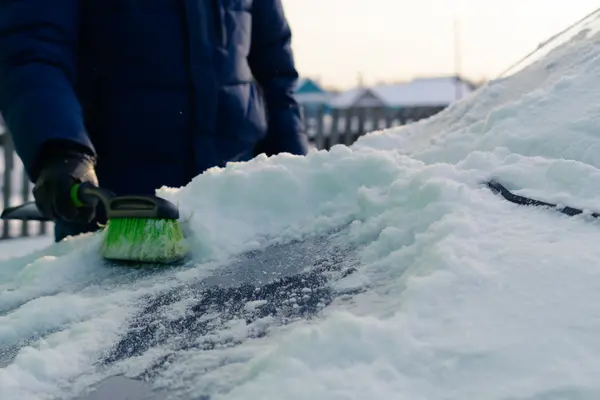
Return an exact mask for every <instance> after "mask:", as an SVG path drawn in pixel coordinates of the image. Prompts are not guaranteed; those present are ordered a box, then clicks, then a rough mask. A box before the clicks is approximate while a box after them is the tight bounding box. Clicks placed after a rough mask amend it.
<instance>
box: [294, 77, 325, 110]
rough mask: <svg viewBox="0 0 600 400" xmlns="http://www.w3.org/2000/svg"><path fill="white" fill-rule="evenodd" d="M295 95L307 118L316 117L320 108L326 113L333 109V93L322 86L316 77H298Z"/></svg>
mask: <svg viewBox="0 0 600 400" xmlns="http://www.w3.org/2000/svg"><path fill="white" fill-rule="evenodd" d="M294 97H295V98H296V100H297V101H298V103H300V105H301V106H302V109H303V111H304V116H305V117H307V118H314V117H316V116H317V113H318V110H319V109H323V111H324V113H325V114H329V112H330V110H331V106H330V104H329V103H330V101H331V98H332V97H333V94H332V93H330V92H329V91H327V90H325V89H324V88H323V87H321V85H320V84H319V83H318V82H317V81H315V80H314V79H310V78H300V79H298V82H297V84H296V88H295V89H294Z"/></svg>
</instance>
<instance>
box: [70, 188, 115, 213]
mask: <svg viewBox="0 0 600 400" xmlns="http://www.w3.org/2000/svg"><path fill="white" fill-rule="evenodd" d="M114 197H115V194H114V193H113V192H111V191H110V190H108V189H104V188H100V187H97V186H94V185H93V184H91V183H89V182H83V183H80V184H77V185H75V186H73V188H72V191H71V199H72V200H73V202H74V203H75V205H76V206H78V207H84V206H87V207H95V206H96V204H97V203H98V201H100V202H102V204H103V205H104V207H105V208H107V209H108V208H109V206H110V202H111V200H112V199H113V198H114Z"/></svg>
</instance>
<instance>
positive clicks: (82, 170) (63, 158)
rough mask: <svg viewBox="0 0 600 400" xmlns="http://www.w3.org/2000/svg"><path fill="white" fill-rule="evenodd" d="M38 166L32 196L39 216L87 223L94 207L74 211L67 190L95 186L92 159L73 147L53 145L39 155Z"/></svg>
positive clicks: (69, 193)
mask: <svg viewBox="0 0 600 400" xmlns="http://www.w3.org/2000/svg"><path fill="white" fill-rule="evenodd" d="M38 165H39V174H38V177H37V179H36V182H35V187H34V189H33V196H34V198H35V203H36V205H37V207H38V208H39V210H40V212H41V213H42V214H43V215H44V216H45V217H47V218H49V219H51V220H53V221H69V222H91V221H92V220H93V219H94V217H95V212H96V210H95V205H94V207H90V206H85V207H77V206H76V205H75V204H74V202H73V200H72V198H71V188H72V187H73V185H75V184H76V183H82V182H90V183H92V184H93V185H94V186H98V178H97V177H96V172H95V170H94V166H95V159H94V157H93V156H92V155H91V154H88V153H87V152H85V151H83V149H80V148H78V147H77V146H75V145H71V146H69V145H66V146H64V145H61V146H60V148H59V147H57V146H56V145H54V146H52V147H50V146H48V147H46V149H45V150H43V151H42V153H41V156H40V159H39V161H38Z"/></svg>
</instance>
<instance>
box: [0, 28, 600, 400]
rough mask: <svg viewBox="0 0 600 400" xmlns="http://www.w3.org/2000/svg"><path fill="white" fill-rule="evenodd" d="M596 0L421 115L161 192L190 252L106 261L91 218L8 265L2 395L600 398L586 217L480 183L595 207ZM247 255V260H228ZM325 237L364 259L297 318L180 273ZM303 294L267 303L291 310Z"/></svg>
mask: <svg viewBox="0 0 600 400" xmlns="http://www.w3.org/2000/svg"><path fill="white" fill-rule="evenodd" d="M596 18H597V16H595V18H594V20H593V21H592V23H591V25H589V26H590V27H591V28H594V29H590V30H586V31H585V32H584V33H583V34H580V35H576V36H573V37H572V39H571V40H566V41H564V44H561V45H560V46H557V47H555V48H554V49H553V50H552V51H550V52H548V54H547V55H545V56H544V57H542V58H540V59H539V60H538V61H536V62H534V63H532V64H530V65H528V66H527V67H526V68H524V69H523V70H521V71H519V72H517V73H516V74H515V75H512V76H509V77H506V78H503V79H501V80H498V81H495V82H492V83H491V84H489V85H487V86H485V87H483V88H481V89H480V90H478V91H477V92H476V93H474V94H473V95H472V96H470V97H469V98H466V99H464V100H462V101H460V102H457V103H455V104H453V105H452V106H451V107H449V108H447V109H446V110H445V111H443V112H442V113H440V114H438V115H436V116H435V117H433V118H431V119H429V120H426V121H422V122H419V123H416V124H412V125H409V126H405V127H402V128H393V129H389V130H385V131H380V132H374V133H372V134H370V135H368V136H366V137H363V138H361V139H360V140H359V141H358V142H357V143H356V144H354V145H353V146H351V147H343V146H336V147H334V148H332V149H331V151H329V152H326V151H314V152H312V153H311V154H309V155H308V156H307V157H294V156H290V155H280V156H277V157H271V158H266V157H258V158H256V159H255V160H253V161H251V162H249V163H244V164H241V163H240V164H231V165H229V166H227V168H224V169H216V168H215V169H212V170H210V171H207V172H206V173H204V174H202V175H201V176H198V177H196V178H195V179H194V181H193V182H191V183H190V184H189V185H187V186H186V187H184V188H161V189H160V190H159V191H158V194H159V195H161V196H163V197H166V198H168V199H170V200H172V201H174V202H176V203H177V204H179V206H180V209H181V214H182V220H185V221H186V222H185V229H186V231H187V232H188V235H189V236H190V240H191V243H192V245H193V248H194V253H193V263H192V264H188V265H183V266H176V267H173V268H171V269H158V270H157V269H153V270H152V271H149V270H144V269H136V268H126V267H119V266H114V265H111V264H109V263H105V262H103V261H102V260H99V259H98V256H97V250H98V246H99V244H100V241H101V239H102V237H101V235H100V234H95V235H84V236H82V237H77V238H71V239H69V240H66V241H65V242H62V243H59V244H51V245H49V246H47V247H42V248H39V249H38V250H37V251H35V252H34V253H31V254H27V255H23V256H19V257H16V258H11V259H10V260H6V261H2V262H1V263H0V368H1V369H0V398H2V399H53V398H62V399H66V398H71V396H78V395H81V394H82V393H85V391H86V390H87V389H88V388H89V387H90V386H91V385H94V384H96V383H99V382H101V381H102V380H103V379H104V378H107V377H110V376H115V375H118V374H125V375H127V376H131V377H135V376H138V375H140V374H142V376H145V377H146V378H147V379H148V380H149V381H151V385H153V386H156V387H158V388H163V389H167V390H168V392H169V394H171V395H173V396H176V395H181V396H182V398H192V397H194V398H199V397H200V396H201V395H207V396H211V397H210V398H211V399H248V398H251V399H265V400H268V399H282V398H285V399H290V400H293V399H306V398H312V399H315V400H317V399H402V398H406V399H465V398H486V399H506V398H527V399H532V398H597V397H598V396H600V384H599V383H598V380H597V376H598V373H599V372H600V357H598V354H599V352H600V338H599V337H598V331H599V330H600V267H599V263H598V260H599V259H600V247H599V246H598V245H597V244H598V242H599V241H600V230H599V227H600V226H599V222H597V221H595V220H590V219H589V218H588V217H585V216H578V217H567V216H564V215H562V214H559V213H557V212H554V211H550V210H545V209H534V208H528V207H523V206H518V205H513V204H511V203H508V202H506V201H504V200H503V199H500V198H498V197H497V196H495V195H494V194H492V193H491V192H490V191H489V190H487V189H486V188H484V187H483V186H482V185H481V182H482V181H483V180H485V179H488V178H491V177H494V178H498V179H500V181H502V182H504V183H505V184H506V185H507V186H509V187H510V188H512V189H514V190H515V192H517V193H519V194H523V195H528V196H532V197H536V198H540V199H543V200H546V201H553V202H560V203H565V204H569V205H572V206H577V207H584V208H590V209H594V210H596V211H597V210H599V209H600V206H599V205H598V204H600V202H599V200H600V170H599V168H600V155H599V154H600V144H599V143H600V141H599V139H600V135H599V133H598V132H599V131H598V126H600V108H599V107H598V104H600V87H599V86H598V84H597V82H598V76H599V74H600V51H599V50H600V37H599V36H598V35H597V32H596V30H595V27H596V26H598V25H599V23H598V21H597V19H596ZM333 231H335V232H336V234H335V235H333V234H332V233H331V232H333ZM318 235H322V236H318ZM334 236H335V237H336V239H335V240H333V239H331V238H332V237H334ZM314 237H317V239H315V240H314V241H312V242H310V241H307V240H309V239H310V238H314ZM295 240H298V241H299V242H294V241H295ZM328 240H333V242H334V243H336V246H337V245H339V244H341V245H343V246H342V247H343V248H342V250H341V251H337V252H333V251H332V250H329V249H330V248H332V247H333V245H332V244H330V243H329V242H328ZM293 243H299V244H296V245H294V244H293ZM307 243H310V245H309V244H307ZM288 244H290V245H292V247H289V248H286V247H281V248H279V249H280V250H277V251H275V250H269V249H277V247H276V246H277V245H279V246H285V245H288ZM293 246H296V247H293ZM319 246H320V247H319ZM344 246H345V247H344ZM265 248H266V249H267V251H266V252H265V253H264V256H260V254H263V253H260V252H259V251H260V250H262V249H265ZM281 249H283V250H281ZM286 249H287V250H286ZM249 251H250V252H251V251H254V252H255V253H253V254H259V256H256V257H258V258H251V260H254V261H255V262H254V263H250V264H236V263H235V262H234V261H235V259H237V258H238V256H240V257H241V256H242V255H243V254H245V253H246V252H249ZM301 251H304V252H305V254H299V253H300V252H301ZM330 251H331V253H330V254H329V253H328V252H330ZM354 253H356V257H357V260H358V261H357V262H356V263H355V264H352V262H351V258H352V257H354V255H353V254H354ZM323 254H325V255H327V256H328V257H329V256H331V257H329V258H328V262H329V263H330V264H331V265H334V266H335V265H338V264H344V263H349V262H350V263H351V264H352V265H355V267H356V271H355V272H353V273H349V274H342V275H336V274H331V275H332V276H331V278H330V280H329V282H328V285H329V286H331V288H332V289H333V293H334V294H335V296H333V298H332V299H331V301H329V302H327V301H325V302H320V304H321V306H319V311H318V312H315V314H314V315H312V316H311V317H310V318H292V319H291V320H290V321H287V323H277V319H278V315H274V316H273V315H264V316H261V317H258V318H251V317H249V315H250V314H251V313H253V312H256V310H261V309H262V308H264V307H265V305H267V303H265V302H264V299H259V298H252V300H251V301H250V300H249V301H248V302H247V303H246V304H242V305H241V307H240V310H239V314H235V313H234V314H233V316H232V315H226V314H227V313H226V312H224V311H219V310H220V309H221V308H219V307H225V308H226V307H228V306H231V304H229V303H230V302H229V301H228V300H227V299H228V298H226V297H223V298H221V297H219V296H221V295H225V294H226V293H227V291H226V289H223V291H217V292H216V294H215V296H216V297H217V298H218V299H220V300H217V301H216V303H214V304H213V306H211V307H208V308H206V309H203V308H202V306H201V305H202V304H204V303H202V301H204V300H207V298H208V297H210V293H208V292H197V291H195V289H194V286H190V285H188V284H189V283H190V282H200V281H202V280H203V279H208V278H209V277H212V278H214V279H217V278H216V277H215V275H214V273H215V272H219V271H221V272H222V271H225V270H228V271H229V272H231V271H234V274H238V275H236V276H243V277H244V279H258V280H260V276H261V275H265V276H268V275H270V274H272V273H274V271H273V268H272V267H273V265H274V264H273V263H275V264H276V263H277V262H278V261H281V260H283V259H288V261H285V262H284V261H281V265H275V266H276V268H277V269H279V268H281V269H284V268H291V269H293V268H295V267H298V268H299V269H300V270H303V271H304V267H303V266H304V263H303V261H302V260H303V259H308V258H310V257H317V258H318V257H320V256H321V255H323ZM296 256H298V258H294V257H296ZM252 257H255V256H252ZM260 257H264V258H263V259H261V258H260ZM269 257H270V258H269ZM232 260H234V261H232ZM257 260H258V261H260V260H263V261H264V260H267V261H268V262H267V261H265V262H262V263H261V262H258V261H257ZM290 260H291V261H290ZM241 266H244V268H246V269H245V270H244V269H243V268H242V267H241ZM228 276H230V275H228ZM231 276H233V275H231ZM265 279H266V278H265ZM230 283H231V282H230ZM302 284H303V285H304V284H306V285H308V281H307V282H302ZM319 290H320V289H319ZM255 291H260V288H259V287H258V286H257V287H256V290H255ZM315 291H316V289H314V288H311V287H308V286H306V287H305V286H298V288H297V290H296V289H294V290H290V291H289V293H283V294H281V293H280V294H279V295H278V296H280V297H281V296H283V297H282V298H280V299H279V300H281V302H280V303H278V304H279V306H280V307H281V308H285V307H288V308H289V309H290V310H294V309H297V308H302V307H304V304H305V303H303V302H302V301H303V299H304V297H303V296H307V298H310V296H311V294H313V293H314V292H315ZM165 293H168V296H167V297H165V296H163V297H161V296H162V295H163V294H165ZM154 300H156V301H154ZM199 310H200V311H199ZM187 316H191V319H190V320H186V319H185V318H187ZM132 321H133V324H132ZM136 321H138V322H139V321H141V322H140V323H141V325H140V327H136V325H135V323H136ZM181 321H187V325H185V326H184V327H183V328H181V329H179V328H178V326H179V325H177V324H179V323H180V322H181ZM203 323H204V324H205V325H202V324H203ZM198 324H200V325H198ZM198 326H201V327H206V330H194V329H198V328H197V327H198ZM202 329H204V328H202ZM144 330H147V331H149V332H150V334H147V335H148V336H136V335H143V331H144ZM190 330H191V333H189V332H188V331H190ZM152 332H154V333H152ZM165 332H167V333H169V334H168V335H167V333H165ZM186 332H188V333H186ZM261 333H262V334H261ZM138 337H145V338H146V339H147V340H146V341H140V340H135V339H136V338H138ZM128 338H129V339H128ZM124 339H127V340H124ZM119 346H121V347H123V348H122V349H121V352H120V353H119V354H120V355H121V356H119V357H116V359H117V360H116V361H114V362H101V361H99V360H105V359H106V357H107V354H112V351H113V350H114V349H115V347H117V348H121V347H119ZM144 346H146V347H144ZM134 350H135V351H134ZM137 350H139V351H137ZM109 358H110V357H109ZM157 363H158V364H160V368H153V367H152V366H153V365H156V364H157ZM117 395H118V391H117V393H113V395H112V398H117V397H116V396H117ZM192 395H193V396H192Z"/></svg>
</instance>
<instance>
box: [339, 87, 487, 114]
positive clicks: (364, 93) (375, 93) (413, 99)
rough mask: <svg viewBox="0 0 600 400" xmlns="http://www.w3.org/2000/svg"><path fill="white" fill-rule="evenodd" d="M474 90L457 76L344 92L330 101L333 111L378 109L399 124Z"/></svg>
mask: <svg viewBox="0 0 600 400" xmlns="http://www.w3.org/2000/svg"><path fill="white" fill-rule="evenodd" d="M475 89H476V87H475V85H474V84H472V83H471V82H469V81H467V80H465V79H463V78H462V77H459V76H443V77H433V78H417V79H414V80H412V81H409V82H401V83H389V84H379V85H375V86H371V87H358V88H353V89H350V90H347V91H345V92H343V93H341V94H340V95H338V96H336V97H335V98H334V99H332V101H331V106H332V107H333V108H336V109H341V110H347V109H357V108H364V109H369V110H373V109H380V110H383V111H384V113H385V114H387V115H388V116H390V117H391V118H395V119H398V120H400V123H407V122H410V121H415V120H419V119H422V118H426V117H429V116H431V115H433V114H436V113H438V112H440V111H441V110H443V109H444V108H446V107H447V106H449V105H450V104H451V103H453V102H455V101H457V100H460V99H462V98H463V97H465V96H467V95H468V94H469V93H471V92H473V91H474V90H475Z"/></svg>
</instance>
